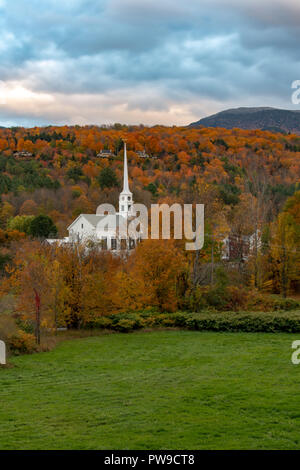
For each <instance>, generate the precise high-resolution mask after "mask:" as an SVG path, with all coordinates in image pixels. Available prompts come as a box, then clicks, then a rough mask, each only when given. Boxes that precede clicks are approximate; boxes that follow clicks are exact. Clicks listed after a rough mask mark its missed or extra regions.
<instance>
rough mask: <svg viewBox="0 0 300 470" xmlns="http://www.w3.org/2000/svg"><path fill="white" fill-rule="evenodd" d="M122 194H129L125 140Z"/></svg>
mask: <svg viewBox="0 0 300 470" xmlns="http://www.w3.org/2000/svg"><path fill="white" fill-rule="evenodd" d="M123 192H129V186H128V168H127V150H126V140H124V177H123Z"/></svg>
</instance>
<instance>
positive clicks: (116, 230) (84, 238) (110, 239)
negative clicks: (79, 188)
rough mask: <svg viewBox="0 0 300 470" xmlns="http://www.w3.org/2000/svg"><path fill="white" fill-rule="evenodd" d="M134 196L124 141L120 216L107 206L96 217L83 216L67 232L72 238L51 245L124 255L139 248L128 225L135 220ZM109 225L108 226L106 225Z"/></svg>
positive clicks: (52, 240)
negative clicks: (122, 252)
mask: <svg viewBox="0 0 300 470" xmlns="http://www.w3.org/2000/svg"><path fill="white" fill-rule="evenodd" d="M133 204H134V203H133V199H132V192H131V191H130V189H129V184H128V166H127V150H126V142H125V141H124V176H123V190H122V192H121V193H120V196H119V212H117V213H111V212H109V211H108V212H107V210H105V204H104V205H103V206H102V207H101V206H99V207H100V212H98V210H99V208H98V209H97V213H96V214H80V215H79V216H78V217H77V218H76V219H75V220H74V222H72V223H71V225H69V227H68V228H67V230H68V232H69V236H68V237H65V238H63V239H48V240H47V241H48V242H49V243H51V244H53V243H58V244H59V245H63V244H74V243H82V244H85V245H88V244H97V245H99V247H100V248H101V249H103V250H111V251H120V250H131V249H133V248H135V246H136V244H137V243H138V242H139V241H140V237H139V236H137V235H136V234H134V235H132V236H130V234H129V233H128V232H127V226H128V221H130V219H131V218H133V217H134V208H133ZM104 221H105V222H104Z"/></svg>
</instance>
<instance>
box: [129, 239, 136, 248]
mask: <svg viewBox="0 0 300 470" xmlns="http://www.w3.org/2000/svg"><path fill="white" fill-rule="evenodd" d="M134 247H135V240H134V238H129V248H130V250H133V248H134Z"/></svg>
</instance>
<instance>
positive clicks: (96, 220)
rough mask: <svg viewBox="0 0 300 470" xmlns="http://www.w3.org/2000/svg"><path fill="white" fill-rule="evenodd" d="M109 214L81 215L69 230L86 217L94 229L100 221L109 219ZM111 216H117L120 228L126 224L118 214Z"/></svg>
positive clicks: (117, 223)
mask: <svg viewBox="0 0 300 470" xmlns="http://www.w3.org/2000/svg"><path fill="white" fill-rule="evenodd" d="M108 215H109V214H105V215H103V214H80V215H79V216H78V217H77V218H76V219H75V220H74V221H73V222H72V223H71V225H69V227H68V229H70V228H71V227H72V225H73V224H74V223H75V222H76V221H77V220H78V219H79V218H80V217H84V218H85V219H86V220H87V221H88V222H89V223H90V224H91V225H92V226H93V227H94V228H96V227H97V224H98V223H99V222H100V220H102V219H104V218H105V217H107V216H108ZM110 215H111V216H113V215H115V216H116V225H117V227H119V226H120V225H121V224H124V223H125V222H126V219H125V217H123V216H122V215H120V214H118V213H116V214H110Z"/></svg>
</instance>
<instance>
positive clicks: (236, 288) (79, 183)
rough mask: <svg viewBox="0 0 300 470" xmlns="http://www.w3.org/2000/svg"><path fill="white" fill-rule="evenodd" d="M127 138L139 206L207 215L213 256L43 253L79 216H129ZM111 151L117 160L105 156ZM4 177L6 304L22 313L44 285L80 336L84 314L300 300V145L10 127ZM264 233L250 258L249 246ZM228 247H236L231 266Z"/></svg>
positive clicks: (241, 134)
mask: <svg viewBox="0 0 300 470" xmlns="http://www.w3.org/2000/svg"><path fill="white" fill-rule="evenodd" d="M123 138H126V139H127V149H128V159H129V178H130V188H131V190H132V191H133V195H134V200H135V201H136V202H139V203H144V204H146V205H147V206H150V204H151V203H162V202H167V203H170V204H171V203H173V202H179V203H193V204H195V203H204V204H205V245H204V248H203V250H201V251H200V252H196V253H187V252H185V250H184V249H183V244H182V243H181V242H179V241H176V242H174V241H170V242H165V241H151V240H149V241H145V242H144V243H142V245H141V246H140V247H139V248H138V249H137V250H136V253H134V255H131V256H130V259H129V260H124V259H118V260H117V259H115V258H113V257H111V255H110V254H105V253H96V252H92V251H91V252H90V253H89V254H88V255H84V254H83V253H81V254H80V250H77V251H76V253H75V252H74V250H73V251H72V249H71V248H69V249H67V248H64V249H62V248H61V249H59V248H56V249H55V250H56V251H55V250H54V251H55V253H54V251H53V249H50V248H49V247H47V246H46V245H45V244H44V243H43V241H42V239H43V238H44V237H46V236H48V235H49V234H51V233H52V234H55V235H56V234H58V235H59V236H60V237H62V236H65V235H67V231H66V228H67V226H68V225H69V224H70V223H71V222H72V221H73V220H74V218H75V217H76V216H78V215H79V214H80V213H95V211H96V208H97V206H98V205H99V204H100V203H102V202H109V203H112V204H114V205H115V206H116V207H117V204H118V196H119V191H120V187H121V183H122V171H123V143H122V139H123ZM101 150H102V151H104V150H110V151H111V153H112V155H111V157H110V158H102V157H101V156H99V155H98V154H99V152H100V151H101ZM143 151H144V154H143V153H142V152H143ZM0 170H1V173H0V197H1V204H0V249H1V251H0V269H1V276H2V293H4V294H6V295H7V293H8V292H14V293H16V294H17V296H15V298H18V299H19V303H17V304H16V306H15V307H14V308H15V309H17V311H19V312H29V311H30V310H31V307H30V303H31V304H32V305H33V307H32V308H34V302H33V294H32V287H30V286H34V282H35V281H34V279H39V282H41V279H43V282H44V285H43V286H39V288H40V289H41V291H42V292H47V301H46V300H44V301H43V305H44V308H45V309H48V310H47V311H48V313H49V312H52V313H53V312H54V311H55V312H56V314H55V315H57V314H58V313H57V312H58V311H59V312H68V313H67V314H66V316H65V320H66V318H69V320H68V321H70V322H71V323H72V324H73V325H76V324H78V323H80V321H83V320H82V318H81V315H83V316H84V315H96V314H99V315H100V314H105V313H106V312H109V313H112V312H114V311H121V310H122V309H124V308H127V309H129V308H131V309H138V308H144V307H145V306H148V305H151V306H156V307H158V308H159V309H161V310H164V309H167V310H171V311H172V310H176V309H178V308H191V309H193V310H197V309H199V308H201V305H212V306H214V307H215V308H219V307H220V308H235V303H236V305H239V306H240V305H241V304H243V305H244V307H245V308H246V304H247V302H248V301H249V299H250V298H252V297H251V294H250V293H251V292H254V291H255V292H256V297H257V298H259V296H260V295H263V294H264V293H277V294H282V295H283V296H287V295H294V296H296V297H297V295H298V293H299V285H300V284H299V283H300V184H299V181H300V137H299V136H297V135H293V134H290V135H284V134H280V133H271V132H266V131H260V130H251V131H250V130H248V131H247V130H241V129H232V130H226V129H223V128H199V129H195V128H185V127H182V128H181V127H163V126H154V127H151V128H149V127H144V126H142V125H140V126H125V125H121V124H115V125H113V126H109V127H98V126H85V127H79V126H74V127H69V126H63V127H43V128H39V127H35V128H31V129H25V128H10V129H5V128H4V129H1V130H0ZM253 234H255V237H254V244H252V250H251V252H249V256H247V259H245V257H244V256H243V253H242V252H243V243H244V240H245V239H246V238H247V237H249V236H250V235H253ZM226 236H228V237H229V238H230V240H232V241H233V242H234V243H235V248H236V249H235V250H234V253H233V254H232V255H231V259H230V260H229V261H228V262H227V263H225V262H224V261H222V246H223V242H222V240H223V239H224V238H225V237H226ZM71 252H72V253H71ZM81 255H82V259H81ZM37 260H39V262H38V263H37ZM76 260H77V261H76ZM53 263H54V264H53ZM53 266H54V267H55V269H52V268H53ZM31 268H32V269H33V271H34V273H33V272H31V271H30V269H31ZM37 272H38V274H37ZM53 276H54V277H53ZM55 276H56V277H55ZM76 276H79V277H78V278H76ZM76 279H77V281H76ZM78 279H80V282H79V281H78ZM53 286H56V290H55V289H54V290H53ZM90 291H93V292H97V295H96V296H95V295H87V293H90ZM18 296H19V297H18ZM27 297H28V299H27ZM55 299H56V300H55ZM91 299H92V300H91ZM95 299H96V300H95ZM55 302H57V303H55ZM90 303H92V304H90ZM50 306H51V308H50ZM252 308H254V307H253V302H252ZM80 312H81V313H80ZM52 313H51V315H52ZM60 314H61V313H60ZM49 315H50V313H49ZM51 315H50V316H51Z"/></svg>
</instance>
